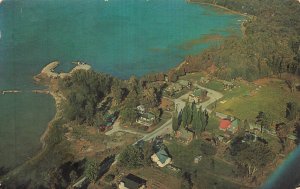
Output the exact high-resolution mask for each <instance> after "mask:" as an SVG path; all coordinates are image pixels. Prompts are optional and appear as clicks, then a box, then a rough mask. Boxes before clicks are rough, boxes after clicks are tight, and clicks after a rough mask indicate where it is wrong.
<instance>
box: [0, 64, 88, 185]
mask: <svg viewBox="0 0 300 189" xmlns="http://www.w3.org/2000/svg"><path fill="white" fill-rule="evenodd" d="M58 65H59V62H58V61H55V62H51V63H49V64H47V65H46V66H45V67H44V68H43V69H42V70H41V72H40V73H39V74H37V75H35V76H33V80H34V81H35V82H37V84H41V85H44V86H46V87H48V89H47V92H45V93H44V92H43V93H42V94H47V95H51V96H52V98H53V99H54V103H55V111H56V112H55V115H54V117H53V118H52V119H51V121H50V122H49V123H48V125H47V127H46V129H45V131H44V132H43V134H42V135H41V136H40V143H41V148H40V149H39V150H38V151H37V152H36V153H35V154H33V156H32V157H31V158H29V159H28V160H26V161H24V163H22V164H20V165H19V166H17V167H14V168H12V169H11V170H9V172H7V173H6V174H4V175H2V176H1V177H0V180H1V181H7V180H8V179H10V177H12V176H14V175H16V174H18V173H19V172H20V171H22V169H24V168H26V166H30V165H32V164H34V162H35V161H38V160H39V158H42V156H43V155H44V153H45V152H46V151H47V150H48V144H47V141H46V139H47V137H49V133H50V131H51V128H52V127H53V123H54V122H55V121H56V120H58V119H60V118H61V117H62V108H61V102H62V101H63V100H65V97H64V96H63V95H62V94H61V92H60V91H56V90H54V89H53V88H52V85H53V82H55V81H52V80H53V79H54V80H56V79H58V77H57V76H59V75H60V77H61V78H64V77H66V76H68V75H71V74H72V73H73V72H74V71H76V70H89V69H91V66H90V65H88V64H84V66H82V65H79V64H78V65H76V66H75V67H74V68H73V69H72V70H71V71H70V72H69V73H60V74H58V73H56V72H54V69H55V68H56V67H57V66H58ZM53 67H54V68H53ZM49 68H51V69H52V70H51V71H50V72H49V70H50V69H49ZM53 76H56V77H53ZM43 79H48V80H49V81H47V83H43V82H42V80H43ZM45 91H46V90H45ZM32 92H35V91H32Z"/></svg>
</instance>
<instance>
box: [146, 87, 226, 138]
mask: <svg viewBox="0 0 300 189" xmlns="http://www.w3.org/2000/svg"><path fill="white" fill-rule="evenodd" d="M194 86H195V87H197V88H200V89H205V90H207V92H208V93H207V96H208V97H209V100H207V101H205V102H203V103H200V104H198V105H197V107H200V106H202V108H203V109H207V106H209V105H210V104H212V103H214V102H216V101H217V100H219V99H221V98H222V97H223V94H222V93H220V92H217V91H215V90H212V89H208V88H205V87H201V86H200V85H198V84H194ZM190 93H191V92H189V93H187V94H185V95H182V96H181V97H179V98H177V99H175V100H174V102H175V105H176V106H177V108H178V112H179V111H180V110H181V109H183V108H184V106H185V101H183V100H186V99H188V96H189V94H190ZM207 111H208V112H211V111H210V110H208V109H207ZM172 132H173V130H172V119H169V120H168V121H167V122H166V123H165V124H163V125H162V126H161V127H159V128H157V129H156V130H154V131H153V132H151V133H149V134H146V135H145V136H144V137H143V138H141V139H140V140H144V141H148V140H151V139H153V138H155V137H157V136H160V135H164V134H168V133H172Z"/></svg>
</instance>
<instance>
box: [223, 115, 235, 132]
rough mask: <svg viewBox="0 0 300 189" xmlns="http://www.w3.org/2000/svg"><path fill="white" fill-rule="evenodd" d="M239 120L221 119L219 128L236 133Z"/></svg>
mask: <svg viewBox="0 0 300 189" xmlns="http://www.w3.org/2000/svg"><path fill="white" fill-rule="evenodd" d="M238 126H239V120H238V119H232V120H230V119H226V118H225V119H221V121H220V126H219V129H220V130H222V131H229V132H232V133H235V132H236V131H237V130H238Z"/></svg>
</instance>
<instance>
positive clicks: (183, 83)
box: [177, 80, 192, 88]
mask: <svg viewBox="0 0 300 189" xmlns="http://www.w3.org/2000/svg"><path fill="white" fill-rule="evenodd" d="M177 82H178V83H179V84H180V85H181V86H182V87H186V88H190V87H191V85H192V84H191V82H189V81H187V80H178V81H177Z"/></svg>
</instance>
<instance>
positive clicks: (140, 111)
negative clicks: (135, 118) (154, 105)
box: [136, 105, 146, 114]
mask: <svg viewBox="0 0 300 189" xmlns="http://www.w3.org/2000/svg"><path fill="white" fill-rule="evenodd" d="M136 109H137V111H138V113H139V114H144V113H145V111H146V109H145V106H144V105H139V106H137V107H136Z"/></svg>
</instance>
